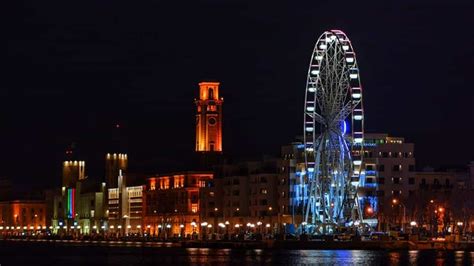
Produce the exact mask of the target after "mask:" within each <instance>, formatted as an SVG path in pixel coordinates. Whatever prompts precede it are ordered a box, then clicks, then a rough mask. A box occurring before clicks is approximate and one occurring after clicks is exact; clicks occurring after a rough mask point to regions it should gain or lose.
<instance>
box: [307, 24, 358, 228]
mask: <svg viewBox="0 0 474 266" xmlns="http://www.w3.org/2000/svg"><path fill="white" fill-rule="evenodd" d="M304 108H305V109H304V149H305V152H304V158H305V169H304V171H303V184H304V190H305V191H304V195H305V196H304V197H305V198H304V200H303V202H304V203H303V216H304V217H303V219H304V222H305V223H307V224H308V225H319V226H321V225H323V227H324V228H325V226H327V225H347V224H352V223H355V222H356V223H358V222H361V221H362V208H361V204H360V202H359V199H358V196H357V193H358V186H359V179H360V178H361V174H363V172H362V167H363V161H362V156H363V142H364V110H363V107H362V87H361V83H360V79H359V68H358V67H357V61H356V55H355V52H354V49H353V48H352V45H351V42H350V40H349V38H347V36H346V35H345V34H344V32H342V31H339V30H330V31H326V32H324V33H323V34H322V35H321V36H320V37H319V39H318V41H317V42H316V45H315V47H314V50H313V54H312V55H311V62H310V65H309V70H308V78H307V83H306V97H305V107H304ZM320 228H321V227H320ZM324 230H326V229H324Z"/></svg>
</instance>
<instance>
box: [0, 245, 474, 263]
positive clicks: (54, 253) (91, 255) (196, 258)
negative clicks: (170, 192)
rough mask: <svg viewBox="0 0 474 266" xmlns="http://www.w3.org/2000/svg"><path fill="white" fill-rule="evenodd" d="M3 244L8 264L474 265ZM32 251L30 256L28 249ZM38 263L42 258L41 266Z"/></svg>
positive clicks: (466, 259) (345, 254) (411, 254)
mask: <svg viewBox="0 0 474 266" xmlns="http://www.w3.org/2000/svg"><path fill="white" fill-rule="evenodd" d="M59 243H60V242H56V243H51V242H42V243H34V244H32V243H17V245H16V246H15V245H12V244H11V243H10V245H3V246H2V245H1V243H0V263H2V265H3V264H5V265H32V264H35V265H42V264H41V262H43V263H46V262H48V261H54V262H55V263H56V264H55V265H68V266H74V265H101V266H103V265H156V266H158V265H173V266H178V265H229V264H232V265H384V266H385V265H472V262H473V261H474V252H468V251H430V250H424V251H415V250H413V251H376V250H266V249H248V250H246V249H213V248H187V249H183V248H176V247H168V248H167V247H165V246H166V244H158V243H156V245H155V244H153V245H151V244H147V245H141V246H139V245H138V244H137V243H136V242H130V243H127V246H118V245H117V243H109V244H108V245H107V244H102V243H100V244H95V245H94V244H93V243H92V242H88V243H83V244H82V245H81V244H77V245H76V244H74V245H70V244H67V245H66V244H62V243H61V244H59ZM25 250H28V253H27V254H25V253H24V251H25ZM38 262H40V263H39V264H38Z"/></svg>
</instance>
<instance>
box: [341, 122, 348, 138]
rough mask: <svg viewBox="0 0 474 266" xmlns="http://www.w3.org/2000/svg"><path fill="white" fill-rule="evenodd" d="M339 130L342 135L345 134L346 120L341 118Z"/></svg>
mask: <svg viewBox="0 0 474 266" xmlns="http://www.w3.org/2000/svg"><path fill="white" fill-rule="evenodd" d="M341 131H342V135H343V136H344V135H346V133H347V123H346V120H342V122H341Z"/></svg>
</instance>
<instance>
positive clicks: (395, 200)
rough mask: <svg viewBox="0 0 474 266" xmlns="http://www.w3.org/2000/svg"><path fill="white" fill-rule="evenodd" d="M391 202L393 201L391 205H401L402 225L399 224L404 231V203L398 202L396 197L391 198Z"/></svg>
mask: <svg viewBox="0 0 474 266" xmlns="http://www.w3.org/2000/svg"><path fill="white" fill-rule="evenodd" d="M392 203H393V205H397V204H399V205H400V206H402V207H403V217H402V226H401V228H402V231H403V232H405V212H406V207H405V205H404V204H403V203H401V202H400V201H399V200H397V199H393V200H392Z"/></svg>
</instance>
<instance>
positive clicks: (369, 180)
mask: <svg viewBox="0 0 474 266" xmlns="http://www.w3.org/2000/svg"><path fill="white" fill-rule="evenodd" d="M365 183H369V184H372V183H374V179H373V178H370V177H369V178H367V179H366V180H365Z"/></svg>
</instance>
